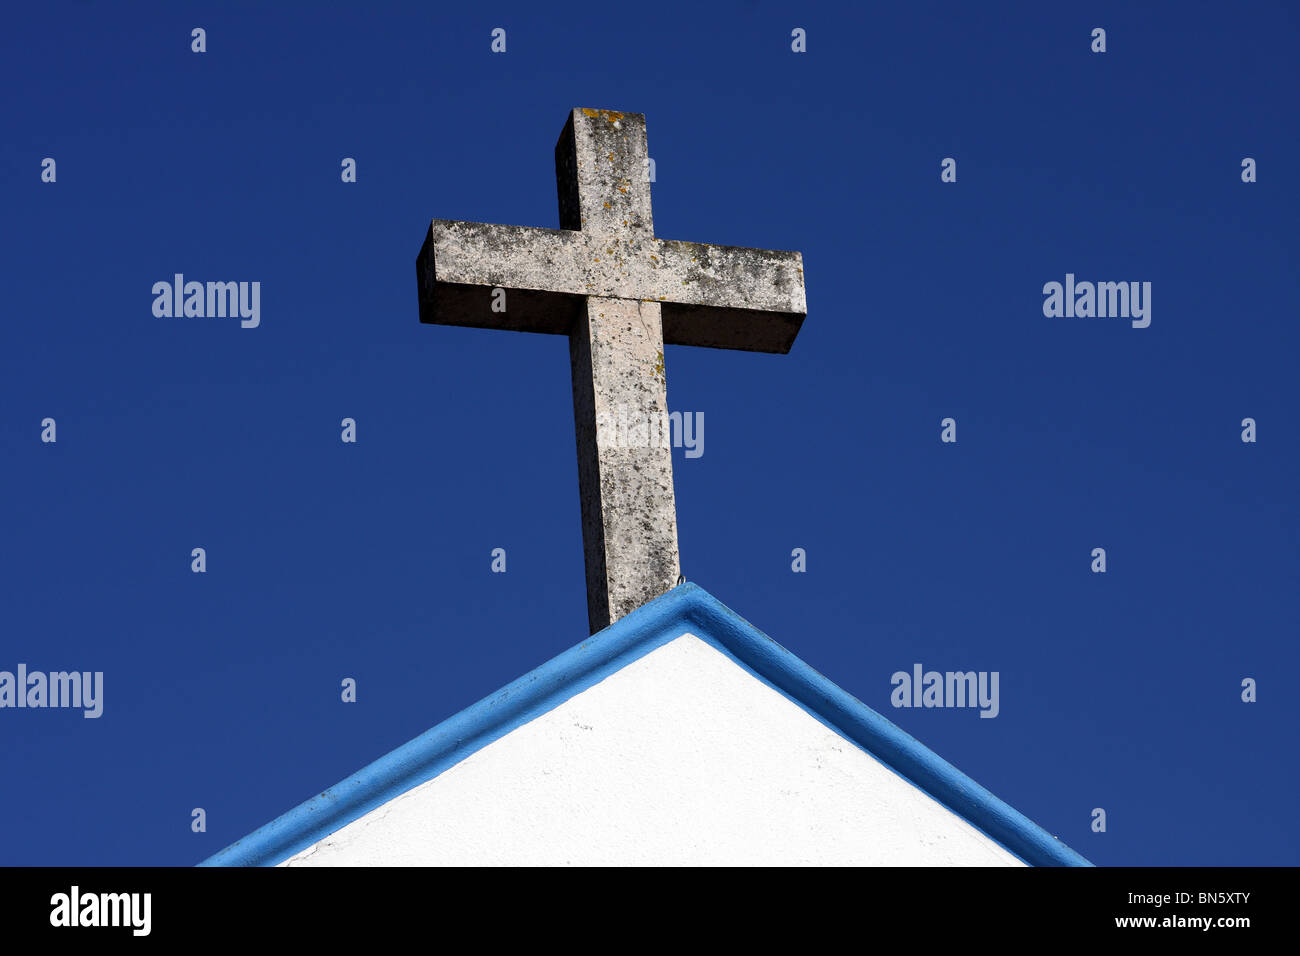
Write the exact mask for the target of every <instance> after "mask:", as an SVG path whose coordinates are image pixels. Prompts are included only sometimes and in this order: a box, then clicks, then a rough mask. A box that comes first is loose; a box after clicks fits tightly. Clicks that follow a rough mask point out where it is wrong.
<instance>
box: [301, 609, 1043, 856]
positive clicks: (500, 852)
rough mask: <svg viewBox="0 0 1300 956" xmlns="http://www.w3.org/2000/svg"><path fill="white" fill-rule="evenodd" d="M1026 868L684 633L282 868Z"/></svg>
mask: <svg viewBox="0 0 1300 956" xmlns="http://www.w3.org/2000/svg"><path fill="white" fill-rule="evenodd" d="M441 864H448V865H491V864H507V865H563V864H574V865H619V864H641V865H691V864H717V865H723V864H736V865H750V864H753V865H782V864H816V865H838V864H849V865H874V864H879V865H932V866H954V865H984V866H989V865H993V866H1016V865H1022V864H1021V861H1020V860H1018V859H1017V858H1016V857H1014V856H1013V855H1011V854H1010V853H1008V852H1007V851H1006V850H1004V849H1003V848H1002V847H1001V846H999V845H998V844H997V843H995V842H994V841H992V840H990V839H989V838H988V837H986V836H985V835H984V834H983V833H981V832H980V831H979V830H977V829H975V828H974V827H973V826H971V825H970V824H969V823H967V822H966V821H965V820H963V819H962V818H960V817H958V816H957V815H956V814H954V813H952V812H951V811H949V810H948V809H947V808H945V807H944V806H942V805H941V804H939V803H938V802H937V801H935V800H934V799H932V798H931V797H929V796H927V795H926V794H925V793H924V792H922V791H920V790H918V789H917V788H915V787H914V786H912V784H910V783H908V782H907V781H906V780H904V779H903V778H901V777H899V776H898V775H897V774H895V773H894V772H893V771H891V770H890V769H889V768H887V767H885V766H884V765H883V764H881V763H880V762H879V761H877V760H876V759H875V758H873V757H871V756H870V755H869V754H867V753H865V752H863V751H862V750H860V749H859V748H858V747H857V746H855V745H854V744H852V743H850V742H849V741H847V740H845V739H843V738H842V737H840V736H839V735H838V734H836V733H834V732H832V731H831V730H829V729H827V728H826V727H825V726H823V725H822V724H820V723H819V722H818V721H816V720H815V719H813V718H812V717H810V716H809V715H808V714H807V713H805V712H804V711H803V710H802V709H801V708H799V707H798V706H797V705H796V704H794V703H792V702H791V701H789V700H787V699H786V698H785V697H783V696H782V695H781V694H779V693H778V692H776V691H774V690H772V689H771V688H770V687H768V686H767V685H766V684H764V683H762V682H761V681H760V680H758V679H757V678H755V677H754V676H753V675H752V674H750V673H749V672H748V671H747V670H745V669H744V668H742V667H740V666H739V665H737V664H735V663H734V662H733V661H731V659H730V658H728V657H726V656H725V655H724V654H722V653H720V652H719V651H717V650H715V649H714V648H713V647H711V646H710V645H708V644H706V643H705V642H703V641H701V640H699V639H697V638H695V637H694V636H692V635H690V634H685V635H683V636H682V637H680V638H678V639H677V640H675V641H672V642H671V643H669V644H667V645H665V646H663V647H660V648H659V649H657V650H655V651H653V652H651V653H650V654H648V655H646V656H645V657H643V658H641V659H640V660H638V661H636V662H635V663H633V664H630V665H628V666H627V667H625V668H623V669H622V670H620V671H618V672H617V673H615V674H613V675H611V676H610V677H608V678H606V679H605V680H603V681H601V682H600V683H599V684H596V685H595V686H593V687H591V688H589V689H587V690H586V691H584V692H583V693H581V694H579V695H577V696H576V697H574V698H572V699H571V700H569V701H567V702H566V703H564V704H562V705H560V706H559V707H557V708H556V709H555V710H552V711H550V712H549V713H547V714H544V715H542V716H541V717H539V718H537V719H536V720H534V721H532V722H531V723H528V724H525V725H524V726H522V727H520V728H518V729H516V730H514V731H513V732H511V733H509V734H507V735H506V736H505V737H502V738H501V739H500V740H497V741H495V742H494V743H491V744H489V745H488V746H487V747H484V748H483V749H482V750H480V751H478V752H477V753H475V754H473V755H472V756H470V757H468V758H466V759H465V760H463V761H461V762H460V763H459V764H457V765H456V766H454V767H452V768H451V769H450V770H447V771H446V772H444V773H442V774H441V775H439V776H437V777H435V778H434V779H433V780H430V781H428V782H426V783H424V784H421V785H420V786H418V787H415V788H414V789H412V790H410V791H408V792H407V793H405V794H403V795H402V796H400V797H397V798H396V799H394V800H391V801H389V802H388V803H387V804H385V805H383V806H382V807H379V808H378V809H376V810H374V811H372V812H371V813H369V814H367V815H366V816H364V817H361V818H359V819H357V820H355V821H353V822H352V823H350V824H348V825H347V826H345V827H343V828H342V829H340V830H338V831H337V832H335V833H333V834H332V835H330V836H328V837H326V838H325V839H323V840H321V841H320V842H319V843H317V844H315V845H314V846H312V847H309V848H308V849H306V850H304V851H302V852H301V853H299V854H297V855H296V856H294V857H292V858H291V859H289V860H287V861H285V862H284V863H282V864H281V865H282V866H382V865H441Z"/></svg>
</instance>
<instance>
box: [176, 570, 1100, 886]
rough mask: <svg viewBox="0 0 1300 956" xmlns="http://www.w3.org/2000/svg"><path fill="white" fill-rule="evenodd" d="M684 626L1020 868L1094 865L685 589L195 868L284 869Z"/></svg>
mask: <svg viewBox="0 0 1300 956" xmlns="http://www.w3.org/2000/svg"><path fill="white" fill-rule="evenodd" d="M686 631H690V632H691V633H692V634H694V635H695V636H696V637H699V638H701V639H702V640H705V641H707V642H708V643H710V644H712V645H713V646H714V647H716V648H717V649H718V650H720V651H722V652H723V653H724V654H726V655H727V656H728V657H730V658H731V659H732V660H733V661H735V662H736V663H737V664H739V665H740V666H742V667H744V668H745V669H747V670H749V671H750V672H751V673H752V674H754V676H756V677H757V678H759V679H760V680H762V681H763V682H764V683H766V684H768V685H769V686H770V687H772V688H773V689H775V690H776V691H778V692H779V693H781V694H783V695H784V696H785V697H787V698H788V699H789V700H791V701H793V702H794V703H795V704H797V705H799V706H800V707H801V708H802V709H803V710H804V711H805V712H807V713H808V714H810V715H811V716H813V717H814V718H816V719H817V720H818V721H820V722H821V723H822V724H824V725H825V726H827V727H829V728H830V729H831V730H833V731H835V732H836V733H837V734H839V735H840V736H841V737H844V738H845V739H847V740H849V741H852V742H853V743H854V744H856V745H857V746H858V747H860V748H861V749H862V750H865V751H866V752H867V753H869V754H871V755H872V756H873V757H875V758H876V759H877V760H879V761H881V762H882V763H883V764H885V765H886V766H887V767H889V768H890V769H891V770H893V771H894V772H895V773H897V774H899V775H900V776H902V777H903V778H905V779H906V780H908V781H910V782H911V783H912V784H913V785H914V786H916V787H918V788H920V789H921V790H923V791H925V792H926V793H927V794H929V795H930V796H931V797H933V798H934V799H935V800H937V801H938V802H939V803H941V804H943V805H944V806H946V807H947V808H948V809H949V810H951V811H952V812H954V813H955V814H957V815H958V816H960V817H962V818H963V819H964V820H966V821H967V822H968V823H970V824H971V825H973V826H975V827H977V828H979V829H980V830H982V831H983V832H984V833H985V834H987V835H988V836H989V837H990V838H992V839H993V840H996V841H997V842H998V843H1000V844H1001V845H1002V846H1003V847H1005V848H1006V849H1007V850H1009V851H1010V852H1011V853H1014V854H1015V855H1016V856H1018V857H1020V859H1022V860H1024V861H1025V862H1026V863H1029V864H1031V865H1034V866H1091V865H1092V864H1091V863H1089V862H1088V861H1087V860H1086V859H1084V858H1083V857H1082V856H1080V855H1079V854H1078V853H1076V852H1075V851H1074V850H1072V849H1070V848H1069V847H1068V846H1066V845H1065V844H1064V843H1062V842H1061V841H1060V840H1058V839H1056V838H1055V837H1053V836H1052V835H1051V834H1049V833H1047V832H1046V831H1045V830H1043V829H1042V828H1041V827H1039V826H1038V825H1037V824H1035V823H1034V822H1033V821H1032V820H1030V819H1029V818H1028V817H1026V816H1024V815H1023V814H1022V813H1020V812H1019V811H1017V810H1015V809H1014V808H1013V807H1011V806H1009V805H1008V804H1006V803H1004V802H1003V801H1002V800H1000V799H998V798H997V797H996V796H994V795H993V794H992V793H990V792H989V791H988V790H985V789H984V788H983V787H981V786H980V785H979V784H978V783H976V782H975V781H974V780H972V779H971V778H970V777H968V776H966V775H965V774H964V773H962V772H961V771H960V770H958V769H957V768H956V767H954V766H952V765H951V764H949V763H948V762H947V761H946V760H944V759H943V758H942V757H940V756H939V755H938V754H936V753H934V751H932V750H930V749H929V748H928V747H926V746H924V745H923V744H921V743H920V742H919V741H918V740H916V739H915V738H914V737H912V736H911V735H909V734H907V733H906V732H905V731H903V730H901V729H900V728H899V727H897V726H895V725H894V724H892V723H891V722H890V721H888V720H886V719H885V718H884V717H882V716H881V715H880V714H878V713H876V711H874V710H872V709H871V708H870V707H868V706H867V705H866V704H864V703H862V702H861V701H860V700H858V699H857V698H856V697H853V696H852V695H851V694H849V693H848V692H847V691H845V690H843V689H842V688H840V687H838V686H836V685H835V684H833V683H831V681H829V680H827V679H826V678H825V677H823V676H822V675H821V674H819V673H817V671H815V670H813V668H812V667H810V666H809V665H808V664H806V663H804V662H803V661H802V660H800V659H799V658H798V657H796V656H795V655H794V654H792V653H791V652H790V651H788V650H786V649H785V648H784V647H782V646H781V645H780V644H778V643H777V642H776V641H774V640H772V639H771V638H770V637H768V636H767V635H766V634H764V633H763V632H762V631H760V630H758V629H757V628H755V627H754V626H753V625H751V624H750V623H749V622H747V621H745V620H744V619H743V618H741V617H740V616H739V615H738V614H736V613H735V612H734V611H732V610H731V609H730V608H728V607H727V606H726V605H724V604H722V602H720V601H719V600H718V599H717V598H715V597H713V595H711V594H710V593H709V592H708V591H706V590H704V589H703V588H702V587H700V586H699V585H696V584H692V583H689V582H688V583H686V584H682V585H679V586H678V587H675V588H673V589H672V590H671V591H668V592H667V593H665V594H663V595H661V596H660V597H658V598H656V599H654V600H653V601H650V602H648V603H647V604H644V605H642V606H641V607H639V608H637V609H636V610H635V611H633V612H632V613H630V614H628V615H627V616H626V617H624V618H622V619H621V620H618V621H616V622H615V623H613V624H611V625H610V626H609V627H607V628H605V629H604V630H602V631H599V632H597V633H595V634H593V635H591V637H589V638H587V639H586V640H584V641H582V642H580V643H579V644H576V645H574V646H573V647H571V648H569V649H568V650H567V651H564V652H562V653H561V654H559V655H557V656H556V657H553V658H552V659H551V660H549V661H547V662H546V663H545V664H542V665H541V666H540V667H537V668H535V669H534V670H532V671H529V672H528V673H527V674H525V675H523V676H522V677H520V678H519V679H518V680H515V681H513V682H512V683H510V684H508V685H506V686H505V687H503V688H502V689H501V690H499V691H497V692H496V693H494V694H491V695H489V696H487V697H485V698H483V699H482V700H480V701H479V702H478V703H476V704H473V705H472V706H470V707H468V708H466V709H465V710H463V711H461V712H460V713H458V714H456V715H454V716H452V717H449V718H448V719H447V720H444V721H443V722H442V723H440V724H438V725H437V726H435V727H433V728H431V729H430V730H427V731H425V732H424V733H423V734H421V735H420V736H418V737H416V738H415V739H413V740H411V741H408V742H407V743H405V744H403V745H402V746H400V747H398V748H397V749H396V750H393V751H392V752H390V753H388V754H386V755H384V756H383V757H380V758H379V759H378V760H376V761H375V762H374V763H371V764H370V765H368V766H366V767H364V768H362V769H361V770H359V771H357V772H356V773H354V774H352V775H351V776H349V777H348V778H347V779H345V780H343V781H341V782H339V783H337V784H335V785H334V786H333V787H330V788H329V789H328V790H325V791H324V792H322V793H320V794H317V795H316V796H314V797H312V798H311V799H310V800H308V801H306V802H305V803H302V804H300V805H299V806H297V807H295V808H294V809H292V810H290V811H288V812H287V813H284V814H282V815H281V816H279V817H277V818H276V819H274V820H272V821H271V822H270V823H268V824H266V825H265V826H263V827H261V828H259V829H258V830H255V831H254V832H252V833H250V834H249V835H248V836H246V837H244V838H243V839H241V840H237V841H236V842H234V843H232V844H231V845H230V846H228V847H226V848H225V849H224V850H221V851H220V852H219V853H216V854H214V855H213V856H211V857H209V858H208V859H207V860H204V861H203V862H202V863H201V864H199V865H200V866H273V865H275V864H277V863H280V862H282V861H283V860H286V859H288V858H289V857H291V856H293V855H294V854H295V853H298V852H300V851H301V850H304V849H306V848H307V847H309V846H311V845H312V844H313V843H316V842H317V841H319V840H321V839H322V838H324V837H326V836H328V835H329V834H331V833H333V832H335V831H336V830H338V829H340V828H341V827H343V826H346V825H347V824H348V823H351V822H352V821H353V820H356V819H358V818H359V817H361V816H363V815H365V814H366V813H369V812H370V811H371V810H373V809H375V808H376V807H379V806H381V805H383V804H385V803H387V802H388V801H389V800H392V799H393V798H395V797H397V796H399V795H401V794H403V793H405V792H406V791H408V790H410V789H412V788H413V787H416V786H419V785H420V784H422V783H424V782H426V781H428V780H432V779H433V778H434V777H436V776H438V775H439V774H441V773H442V772H443V771H445V770H448V769H450V768H451V767H453V766H455V765H456V764H458V763H460V762H461V761H462V760H464V759H465V758H466V757H469V756H470V755H471V754H473V753H475V752H477V751H478V750H481V749H482V748H483V747H485V746H487V745H488V744H490V743H492V741H494V740H497V739H499V738H500V737H503V736H505V735H506V734H508V733H510V732H511V731H512V730H514V729H515V728H517V727H520V726H522V725H523V724H526V723H528V722H529V721H531V720H533V719H534V718H536V717H539V716H541V715H542V714H544V713H546V712H547V711H550V710H552V709H554V708H555V707H557V706H559V705H560V704H562V703H564V702H565V701H566V700H569V699H570V698H571V697H573V696H575V695H577V694H579V693H581V692H582V691H584V690H586V689H587V688H588V687H591V686H593V685H594V684H597V683H599V682H600V681H602V680H604V679H605V678H606V677H608V676H609V675H610V674H612V673H614V672H615V671H619V670H622V669H623V668H624V667H626V666H627V665H628V664H631V663H632V662H633V661H636V660H638V659H639V658H641V657H644V656H645V655H646V654H648V653H650V652H651V651H653V650H655V649H656V648H658V647H661V646H663V645H664V644H667V643H669V642H670V641H673V640H676V639H677V638H678V637H680V636H681V635H682V634H683V633H684V632H686Z"/></svg>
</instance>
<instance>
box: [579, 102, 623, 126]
mask: <svg viewBox="0 0 1300 956" xmlns="http://www.w3.org/2000/svg"><path fill="white" fill-rule="evenodd" d="M582 112H583V114H584V115H585V116H590V117H591V118H592V119H595V118H596V117H600V118H601V119H603V120H605V121H606V122H609V123H612V122H614V121H615V120H621V119H622V118H623V114H622V113H617V112H615V111H614V110H589V109H587V108H586V107H585V106H584V107H583V109H582Z"/></svg>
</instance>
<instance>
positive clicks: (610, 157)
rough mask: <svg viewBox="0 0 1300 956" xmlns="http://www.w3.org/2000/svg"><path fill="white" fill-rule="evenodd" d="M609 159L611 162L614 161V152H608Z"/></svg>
mask: <svg viewBox="0 0 1300 956" xmlns="http://www.w3.org/2000/svg"><path fill="white" fill-rule="evenodd" d="M609 161H610V162H611V163H612V162H613V161H614V154H613V153H610V154H609Z"/></svg>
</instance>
